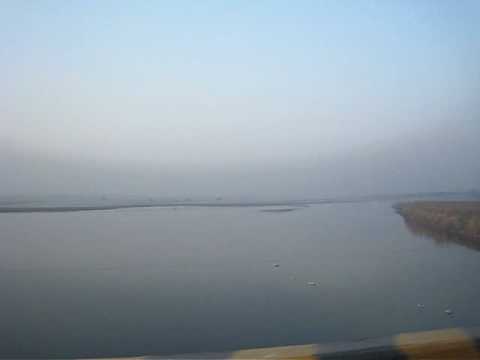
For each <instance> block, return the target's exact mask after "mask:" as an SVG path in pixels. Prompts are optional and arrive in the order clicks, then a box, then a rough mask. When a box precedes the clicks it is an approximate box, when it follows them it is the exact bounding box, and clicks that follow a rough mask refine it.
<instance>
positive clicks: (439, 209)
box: [395, 201, 480, 243]
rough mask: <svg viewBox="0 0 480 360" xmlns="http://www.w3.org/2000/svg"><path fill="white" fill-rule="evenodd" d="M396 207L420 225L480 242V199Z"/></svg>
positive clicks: (413, 223)
mask: <svg viewBox="0 0 480 360" xmlns="http://www.w3.org/2000/svg"><path fill="white" fill-rule="evenodd" d="M395 209H396V210H397V212H398V213H399V214H400V215H402V216H403V218H404V219H405V221H406V222H407V223H409V224H411V225H413V226H415V227H417V228H418V227H420V228H421V227H423V228H425V229H428V230H429V231H432V232H436V233H438V234H443V235H446V236H452V237H457V238H461V239H468V240H471V241H476V242H478V243H480V201H418V202H412V203H401V204H397V205H395Z"/></svg>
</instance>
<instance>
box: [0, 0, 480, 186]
mask: <svg viewBox="0 0 480 360" xmlns="http://www.w3.org/2000/svg"><path fill="white" fill-rule="evenodd" d="M479 19H480V2H479V1H476V0H472V1H469V0H463V1H453V0H451V1H447V0H445V1H441V0H438V1H427V0H424V1H413V0H412V1H408V0H398V1H393V0H391V1H389V0H385V1H353V0H352V1H347V0H339V1H18V0H15V1H1V2H0V24H2V25H1V26H2V31H0V43H1V44H2V46H1V47H0V79H1V81H2V87H1V88H0V96H1V98H2V100H1V102H0V111H1V120H0V139H1V141H2V143H3V146H4V147H6V148H8V149H9V151H11V152H13V153H21V154H22V156H24V158H25V157H28V156H27V155H25V154H30V153H35V154H36V155H35V156H43V157H44V158H48V159H50V160H54V161H60V162H61V161H69V162H79V163H92V162H93V163H95V164H96V166H99V167H102V168H107V167H109V166H110V167H113V168H116V169H118V168H121V169H122V171H123V170H125V171H128V169H135V171H140V172H142V171H143V170H145V169H148V170H149V171H154V172H160V173H161V172H162V171H163V170H164V169H168V172H169V173H179V174H180V173H182V174H183V173H185V172H188V173H193V174H195V171H196V170H198V171H200V172H202V171H216V172H217V173H222V171H226V172H229V173H231V172H235V173H236V172H242V171H244V172H249V171H256V170H258V169H259V168H260V169H264V168H268V167H269V166H271V167H272V169H273V168H282V169H285V168H289V164H291V165H292V166H298V165H299V164H310V165H305V166H307V167H311V166H316V165H311V164H317V162H322V161H324V160H325V159H328V160H329V161H331V159H332V158H335V157H337V156H340V157H341V156H349V154H353V153H355V154H358V152H359V151H360V152H362V151H363V149H371V148H372V147H375V146H378V147H379V148H382V149H388V147H389V146H394V147H395V146H401V145H399V144H402V142H403V143H409V142H412V141H413V142H415V141H418V142H419V143H422V142H425V141H426V142H428V141H429V140H428V139H430V138H432V139H433V138H435V139H437V138H438V134H442V133H443V132H446V133H448V132H449V131H450V129H454V131H459V133H461V134H466V135H465V136H467V135H468V136H470V135H472V133H475V132H478V133H479V134H480V119H479V105H478V104H479V103H480V101H479V94H480V66H479V64H480V21H479ZM459 129H460V130H459ZM462 129H463V130H462ZM431 134H433V136H432V135H431ZM459 136H463V135H459ZM440 137H441V136H440ZM425 139H427V140H425ZM465 142H468V141H467V140H466V141H465ZM457 143H458V142H457ZM459 143H460V144H462V143H464V142H462V141H460V142H459ZM12 149H13V150H12ZM365 151H366V152H365V153H368V151H370V150H365ZM458 151H459V153H461V152H462V151H463V150H462V149H460V148H459V149H458ZM385 153H386V154H388V150H385ZM387 157H388V156H387ZM5 161H6V160H5ZM302 166H303V165H302ZM302 166H300V167H302ZM468 166H471V165H468ZM452 169H453V168H452ZM272 171H273V170H272ZM452 171H453V170H452ZM179 176H180V175H179ZM472 176H473V177H472ZM472 176H470V178H469V180H468V181H467V180H465V184H464V185H465V186H470V185H471V184H472V181H473V182H475V176H476V175H472ZM172 178H175V176H174V175H172ZM172 181H173V180H172ZM379 181H380V180H379ZM253 183H255V180H254V179H253V180H252V184H253ZM252 186H253V185H252ZM432 186H433V185H432ZM455 186H458V187H461V186H462V185H461V181H460V180H459V181H457V182H456V185H455ZM186 187H187V186H186ZM437 187H438V186H437ZM444 187H448V183H446V184H444ZM91 188H92V189H94V186H93V185H92V187H91ZM79 189H81V188H79ZM66 190H68V189H66ZM179 191H180V190H179ZM182 191H183V190H182ZM225 191H228V188H226V190H225ZM245 191H248V190H245ZM359 191H361V190H359Z"/></svg>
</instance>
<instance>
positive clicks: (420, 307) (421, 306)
mask: <svg viewBox="0 0 480 360" xmlns="http://www.w3.org/2000/svg"><path fill="white" fill-rule="evenodd" d="M424 307H425V305H424V304H417V308H419V309H423V308H424Z"/></svg>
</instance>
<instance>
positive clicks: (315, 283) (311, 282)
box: [307, 281, 318, 286]
mask: <svg viewBox="0 0 480 360" xmlns="http://www.w3.org/2000/svg"><path fill="white" fill-rule="evenodd" d="M307 284H308V286H317V285H318V283H317V282H316V281H309V282H308V283H307Z"/></svg>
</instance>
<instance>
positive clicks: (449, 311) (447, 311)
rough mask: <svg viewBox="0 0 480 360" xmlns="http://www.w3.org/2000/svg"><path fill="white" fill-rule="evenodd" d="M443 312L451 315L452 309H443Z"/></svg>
mask: <svg viewBox="0 0 480 360" xmlns="http://www.w3.org/2000/svg"><path fill="white" fill-rule="evenodd" d="M445 314H447V315H453V311H452V310H450V309H446V310H445Z"/></svg>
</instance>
